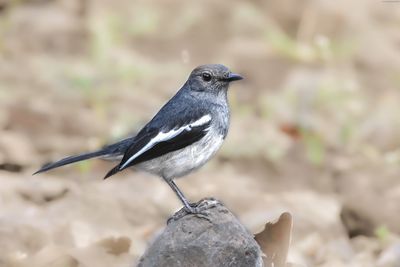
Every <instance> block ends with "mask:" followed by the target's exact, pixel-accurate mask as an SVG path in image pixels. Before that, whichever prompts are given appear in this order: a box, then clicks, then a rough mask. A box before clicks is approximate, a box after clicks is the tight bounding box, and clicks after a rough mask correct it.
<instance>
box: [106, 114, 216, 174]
mask: <svg viewBox="0 0 400 267" xmlns="http://www.w3.org/2000/svg"><path fill="white" fill-rule="evenodd" d="M210 123H211V116H210V115H205V116H203V117H200V118H199V119H198V120H197V121H193V122H191V123H188V124H186V125H181V126H179V127H176V128H175V129H171V130H169V131H166V132H161V131H160V130H159V129H160V128H144V129H143V130H142V131H140V132H139V134H138V135H137V137H136V138H135V139H136V142H134V143H133V144H132V145H131V146H130V147H129V148H128V149H127V151H126V153H125V154H124V157H123V158H122V160H121V162H120V164H119V165H117V166H116V167H114V168H113V169H112V170H110V171H109V172H108V173H107V175H106V176H105V177H104V179H106V178H108V177H110V176H112V175H114V174H115V173H117V172H119V171H122V170H124V169H126V168H128V167H131V166H133V165H136V164H138V163H141V162H144V161H147V160H151V159H154V158H157V157H160V156H162V155H165V154H167V153H169V152H172V151H176V150H179V149H182V148H184V147H186V146H189V145H191V144H193V143H195V142H197V141H199V140H200V139H201V138H202V137H204V136H205V135H206V134H207V132H208V128H209V127H210Z"/></svg>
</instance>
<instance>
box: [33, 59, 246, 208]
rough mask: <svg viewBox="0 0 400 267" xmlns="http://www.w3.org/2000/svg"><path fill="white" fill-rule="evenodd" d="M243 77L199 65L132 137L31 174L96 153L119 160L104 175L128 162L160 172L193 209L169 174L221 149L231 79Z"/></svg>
mask: <svg viewBox="0 0 400 267" xmlns="http://www.w3.org/2000/svg"><path fill="white" fill-rule="evenodd" d="M241 79H242V77H241V76H240V75H238V74H234V73H232V72H231V71H230V70H229V69H228V68H227V67H225V66H223V65H219V64H211V65H202V66H199V67H197V68H195V69H194V70H193V71H192V73H191V74H190V76H189V78H188V80H187V81H186V83H185V84H184V85H183V86H182V88H181V89H180V90H179V91H178V92H177V93H176V95H175V96H174V97H172V98H171V99H170V100H169V101H168V102H167V103H166V104H165V105H164V106H163V107H162V108H161V110H160V111H159V112H158V113H157V114H156V115H155V116H154V118H153V119H152V120H151V121H150V122H149V123H147V124H146V125H145V126H144V127H143V128H142V129H141V130H140V131H139V133H138V134H137V135H136V136H134V137H131V138H127V139H124V140H122V141H120V142H117V143H115V144H112V145H108V146H105V147H103V148H102V149H100V150H98V151H94V152H89V153H85V154H81V155H77V156H70V157H67V158H64V159H61V160H59V161H57V162H54V163H50V164H47V165H45V166H43V167H42V168H41V169H40V170H38V171H37V172H36V173H35V174H37V173H41V172H45V171H48V170H51V169H54V168H57V167H60V166H64V165H67V164H70V163H74V162H78V161H82V160H86V159H90V158H95V157H98V158H105V159H114V160H119V163H118V165H117V166H115V167H114V168H113V169H111V170H110V171H109V172H108V173H107V174H106V176H105V177H104V179H106V178H108V177H110V176H112V175H114V174H116V173H117V172H120V171H122V170H125V169H127V168H129V167H134V168H137V169H139V170H144V171H146V172H149V173H152V174H155V175H158V176H160V177H162V178H163V179H164V180H165V181H166V182H167V183H168V185H169V186H170V187H171V188H172V190H174V192H175V193H176V195H177V196H178V197H179V199H180V200H181V201H182V203H183V204H184V206H185V208H186V210H187V211H188V212H190V213H196V212H197V210H196V209H195V208H193V207H192V206H191V205H190V203H189V202H188V201H187V199H186V198H185V196H184V195H183V193H182V192H181V191H180V190H179V188H178V187H177V185H176V184H175V182H174V181H173V179H174V178H178V177H182V176H184V175H186V174H188V173H190V172H191V171H193V170H196V169H198V168H199V167H201V166H202V165H204V164H205V163H206V162H207V161H208V160H209V159H210V158H211V157H212V156H213V155H214V154H215V153H216V151H217V150H218V149H219V148H220V146H221V144H222V142H223V140H224V139H225V137H226V134H227V132H228V128H229V117H230V115H229V106H228V100H227V90H228V87H229V83H230V82H232V81H236V80H241ZM121 158H122V159H121Z"/></svg>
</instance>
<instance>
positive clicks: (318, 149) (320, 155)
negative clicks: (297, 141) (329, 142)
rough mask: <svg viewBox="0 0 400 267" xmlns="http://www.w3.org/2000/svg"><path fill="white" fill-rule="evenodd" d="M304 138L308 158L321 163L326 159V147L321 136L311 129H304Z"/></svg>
mask: <svg viewBox="0 0 400 267" xmlns="http://www.w3.org/2000/svg"><path fill="white" fill-rule="evenodd" d="M302 138H303V141H304V144H305V148H306V156H307V159H308V160H310V162H311V163H313V164H316V165H320V164H321V163H322V162H323V161H324V159H325V147H324V144H323V141H322V139H321V137H320V136H319V135H317V134H316V133H313V132H311V131H309V130H303V131H302Z"/></svg>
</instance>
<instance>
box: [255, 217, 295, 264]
mask: <svg viewBox="0 0 400 267" xmlns="http://www.w3.org/2000/svg"><path fill="white" fill-rule="evenodd" d="M292 225H293V219H292V215H291V214H290V213H288V212H285V213H282V215H281V216H280V217H279V219H278V221H277V222H276V223H271V222H268V223H267V224H266V225H265V228H264V230H263V231H262V232H260V233H258V234H256V235H255V237H254V238H255V240H256V241H257V243H258V244H259V245H260V247H261V250H262V251H263V253H264V255H265V258H264V266H266V267H285V266H286V259H287V255H288V252H289V245H290V239H291V235H292Z"/></svg>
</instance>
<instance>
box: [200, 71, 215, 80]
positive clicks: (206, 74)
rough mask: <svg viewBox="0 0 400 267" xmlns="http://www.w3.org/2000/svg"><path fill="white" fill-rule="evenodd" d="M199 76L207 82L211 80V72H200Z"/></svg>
mask: <svg viewBox="0 0 400 267" xmlns="http://www.w3.org/2000/svg"><path fill="white" fill-rule="evenodd" d="M201 77H202V78H203V80H204V81H206V82H209V81H211V78H212V77H211V74H210V73H209V72H203V73H202V74H201Z"/></svg>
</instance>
